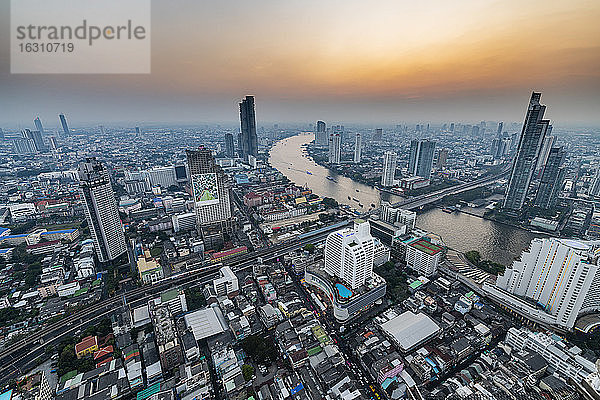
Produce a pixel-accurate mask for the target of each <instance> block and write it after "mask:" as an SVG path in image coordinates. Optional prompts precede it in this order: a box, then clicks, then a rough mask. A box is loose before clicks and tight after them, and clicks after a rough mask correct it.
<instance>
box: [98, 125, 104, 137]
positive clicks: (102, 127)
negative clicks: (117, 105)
mask: <svg viewBox="0 0 600 400" xmlns="http://www.w3.org/2000/svg"><path fill="white" fill-rule="evenodd" d="M99 128H100V134H101V135H102V136H104V125H100V126H99Z"/></svg>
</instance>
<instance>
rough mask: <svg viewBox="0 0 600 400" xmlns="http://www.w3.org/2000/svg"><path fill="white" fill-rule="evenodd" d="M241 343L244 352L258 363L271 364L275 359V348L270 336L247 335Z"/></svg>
mask: <svg viewBox="0 0 600 400" xmlns="http://www.w3.org/2000/svg"><path fill="white" fill-rule="evenodd" d="M241 344H242V349H244V351H245V352H246V354H248V355H249V356H250V358H252V359H253V360H254V361H255V362H257V363H259V364H265V365H271V364H272V363H273V362H275V361H276V360H277V355H278V354H277V348H276V347H275V343H273V339H272V338H271V337H270V336H264V337H263V336H261V335H252V336H248V337H247V338H245V339H244V340H242V343H241Z"/></svg>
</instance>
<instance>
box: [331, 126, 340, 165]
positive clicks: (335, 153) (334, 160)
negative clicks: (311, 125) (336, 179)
mask: <svg viewBox="0 0 600 400" xmlns="http://www.w3.org/2000/svg"><path fill="white" fill-rule="evenodd" d="M341 158H342V137H341V136H340V134H339V133H335V134H333V133H332V134H330V135H329V164H339V163H340V161H341Z"/></svg>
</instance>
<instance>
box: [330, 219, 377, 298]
mask: <svg viewBox="0 0 600 400" xmlns="http://www.w3.org/2000/svg"><path fill="white" fill-rule="evenodd" d="M374 253H375V244H374V242H373V236H371V227H370V225H369V223H368V222H366V221H363V220H360V219H359V220H356V221H354V228H352V229H351V228H345V229H342V230H339V231H336V232H333V233H330V234H329V236H327V240H326V241H325V271H326V272H327V273H329V274H331V275H333V276H336V277H338V278H340V279H341V280H342V281H343V282H344V283H346V284H348V285H350V288H351V289H357V288H359V287H360V286H362V285H364V284H365V281H366V280H367V279H369V278H371V277H372V275H373V258H374Z"/></svg>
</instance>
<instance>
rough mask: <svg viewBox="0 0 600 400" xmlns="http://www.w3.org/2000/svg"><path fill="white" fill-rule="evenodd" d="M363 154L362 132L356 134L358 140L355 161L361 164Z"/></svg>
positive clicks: (355, 143)
mask: <svg viewBox="0 0 600 400" xmlns="http://www.w3.org/2000/svg"><path fill="white" fill-rule="evenodd" d="M361 156H362V140H361V136H360V133H357V134H356V141H355V142H354V163H355V164H359V163H360V158H361Z"/></svg>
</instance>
